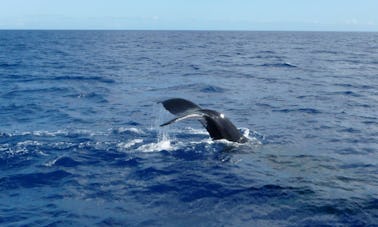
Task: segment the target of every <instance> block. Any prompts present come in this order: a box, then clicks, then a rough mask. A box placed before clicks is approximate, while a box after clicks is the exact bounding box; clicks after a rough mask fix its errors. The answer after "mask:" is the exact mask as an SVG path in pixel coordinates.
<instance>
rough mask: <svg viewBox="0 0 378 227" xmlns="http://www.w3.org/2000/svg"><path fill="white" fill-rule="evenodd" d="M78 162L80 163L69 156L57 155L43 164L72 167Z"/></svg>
mask: <svg viewBox="0 0 378 227" xmlns="http://www.w3.org/2000/svg"><path fill="white" fill-rule="evenodd" d="M79 164H80V163H79V162H77V161H75V160H73V159H72V158H70V157H66V156H62V157H58V158H56V159H54V160H52V161H49V162H47V163H46V164H45V166H47V167H51V166H61V167H74V166H77V165H79Z"/></svg>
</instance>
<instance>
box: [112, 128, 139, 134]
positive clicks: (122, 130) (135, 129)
mask: <svg viewBox="0 0 378 227" xmlns="http://www.w3.org/2000/svg"><path fill="white" fill-rule="evenodd" d="M117 132H118V133H123V132H132V133H136V134H145V133H144V131H143V130H142V129H139V128H135V127H120V128H118V129H117Z"/></svg>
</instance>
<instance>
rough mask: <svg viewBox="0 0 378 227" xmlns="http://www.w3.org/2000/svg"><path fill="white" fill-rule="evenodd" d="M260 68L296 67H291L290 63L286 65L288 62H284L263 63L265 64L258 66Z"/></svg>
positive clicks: (292, 66)
mask: <svg viewBox="0 0 378 227" xmlns="http://www.w3.org/2000/svg"><path fill="white" fill-rule="evenodd" d="M260 66H262V67H273V68H280V67H282V68H298V66H296V65H293V64H291V63H288V62H284V63H265V64H262V65H260Z"/></svg>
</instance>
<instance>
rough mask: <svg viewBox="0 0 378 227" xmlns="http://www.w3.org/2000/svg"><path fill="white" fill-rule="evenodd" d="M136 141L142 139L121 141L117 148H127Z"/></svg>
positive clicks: (141, 141) (138, 141) (139, 141)
mask: <svg viewBox="0 0 378 227" xmlns="http://www.w3.org/2000/svg"><path fill="white" fill-rule="evenodd" d="M138 143H143V139H133V140H131V141H129V142H127V143H124V142H121V143H119V144H117V147H119V148H123V149H128V148H130V147H132V146H134V145H136V144H138Z"/></svg>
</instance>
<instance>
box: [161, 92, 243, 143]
mask: <svg viewBox="0 0 378 227" xmlns="http://www.w3.org/2000/svg"><path fill="white" fill-rule="evenodd" d="M161 103H162V104H163V106H164V108H165V109H166V110H168V111H169V112H170V113H172V114H174V115H176V116H177V117H176V118H174V119H172V120H170V121H168V122H165V123H164V124H161V125H160V126H166V125H169V124H172V123H175V122H178V121H181V120H184V119H188V118H197V119H199V121H200V122H201V123H202V125H203V126H204V127H205V128H206V130H207V131H208V132H209V134H210V137H211V138H212V139H214V140H218V139H227V140H229V141H233V142H239V143H244V142H246V141H247V138H246V137H244V136H243V135H242V134H241V133H240V131H239V130H238V129H237V128H236V127H235V126H234V125H233V124H232V122H231V121H230V120H229V119H227V118H226V117H225V116H224V114H222V113H218V112H217V111H214V110H208V109H202V108H201V107H199V106H198V105H196V104H194V103H192V102H191V101H188V100H185V99H180V98H174V99H168V100H165V101H163V102H161Z"/></svg>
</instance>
